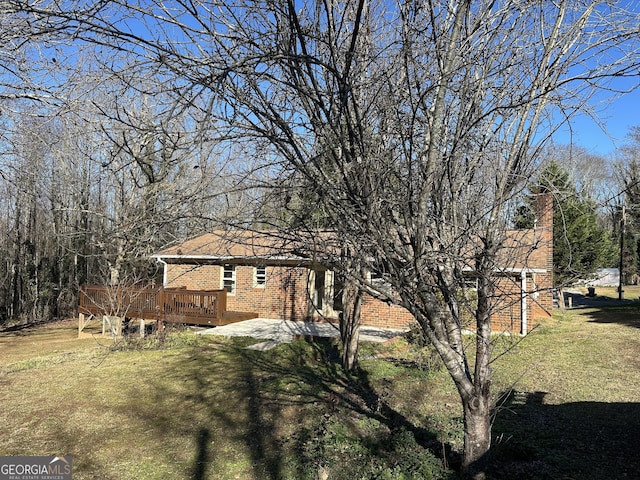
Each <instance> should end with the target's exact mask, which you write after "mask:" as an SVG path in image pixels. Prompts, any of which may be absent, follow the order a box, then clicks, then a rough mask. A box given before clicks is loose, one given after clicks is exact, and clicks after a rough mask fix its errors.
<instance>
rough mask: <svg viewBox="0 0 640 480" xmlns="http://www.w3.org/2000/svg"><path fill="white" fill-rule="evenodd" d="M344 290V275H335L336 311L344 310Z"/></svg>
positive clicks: (334, 304)
mask: <svg viewBox="0 0 640 480" xmlns="http://www.w3.org/2000/svg"><path fill="white" fill-rule="evenodd" d="M343 290H344V280H343V278H342V275H338V274H335V273H334V275H333V309H334V310H335V311H336V312H341V311H342V310H344V307H343V306H342V291H343Z"/></svg>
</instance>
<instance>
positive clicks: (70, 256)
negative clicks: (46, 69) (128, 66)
mask: <svg viewBox="0 0 640 480" xmlns="http://www.w3.org/2000/svg"><path fill="white" fill-rule="evenodd" d="M107 73H108V72H107ZM89 80H91V81H96V82H97V80H98V79H97V78H96V77H93V78H91V79H87V81H89ZM117 80H118V79H115V78H113V77H112V76H110V75H103V78H102V79H100V81H102V82H104V84H103V85H100V84H98V83H93V84H87V85H83V88H84V89H87V90H92V92H91V93H89V92H84V93H83V95H82V97H81V98H78V99H75V100H74V99H68V98H64V97H62V95H59V96H58V97H57V98H53V99H51V101H47V102H44V101H41V100H40V101H37V102H34V101H32V100H30V99H25V98H16V99H11V100H10V101H8V100H7V99H6V98H5V99H4V101H3V106H2V127H3V128H2V142H1V148H0V155H1V156H0V161H1V163H0V172H1V174H2V175H1V178H0V184H1V185H0V188H1V191H2V196H1V200H0V201H1V202H2V206H3V209H2V212H3V216H2V220H1V221H2V228H3V230H5V231H6V232H7V233H6V235H5V236H3V238H2V239H1V240H0V257H1V258H2V262H1V263H0V323H7V322H15V321H25V322H37V321H42V320H49V319H54V318H61V317H65V316H68V315H72V314H73V312H74V310H75V308H76V307H77V299H78V294H79V289H80V286H82V285H85V284H98V285H109V284H115V283H127V284H134V285H135V284H149V283H153V282H154V281H157V280H158V276H157V273H158V272H157V270H158V268H157V266H156V265H154V264H152V263H151V262H150V261H149V259H148V255H149V254H151V253H152V252H154V251H156V250H157V249H159V248H161V247H162V246H165V245H166V244H168V243H170V242H171V241H174V240H175V239H177V238H184V237H185V236H187V235H194V234H197V233H198V232H203V231H206V230H209V229H211V228H212V225H213V224H212V220H211V213H212V212H213V211H220V210H221V208H226V207H225V201H224V200H225V198H221V197H220V195H219V192H221V191H223V190H224V185H223V183H224V182H225V181H227V179H226V172H228V170H227V168H226V166H225V163H224V162H223V160H224V159H225V156H220V155H219V154H217V153H216V148H218V147H219V145H218V144H215V145H214V144H213V143H212V142H208V141H207V140H206V139H202V138H201V137H199V136H198V134H197V132H195V131H194V128H193V122H194V120H193V119H192V118H189V116H188V115H185V114H182V115H181V114H176V113H175V112H170V113H168V112H163V111H161V108H160V107H161V106H160V104H159V102H158V98H157V97H156V98H154V99H153V102H151V100H152V98H151V97H150V96H149V95H144V94H141V93H139V92H138V93H136V94H135V96H130V95H131V85H124V84H122V83H119V82H117ZM105 89H112V91H113V92H114V93H115V94H116V100H114V99H113V98H112V99H107V96H106V94H105ZM118 89H121V91H122V93H121V94H120V95H118V94H117V90H118ZM226 199H227V200H228V197H226ZM236 200H237V199H236ZM160 281H161V277H160Z"/></svg>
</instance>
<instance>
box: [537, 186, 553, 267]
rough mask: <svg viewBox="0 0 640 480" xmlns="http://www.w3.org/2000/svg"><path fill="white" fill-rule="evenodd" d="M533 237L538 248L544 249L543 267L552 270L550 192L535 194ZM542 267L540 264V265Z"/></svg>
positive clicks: (551, 208)
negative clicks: (537, 243)
mask: <svg viewBox="0 0 640 480" xmlns="http://www.w3.org/2000/svg"><path fill="white" fill-rule="evenodd" d="M534 230H535V238H536V240H537V241H538V242H540V243H539V248H541V249H546V250H547V252H546V261H545V265H544V267H543V268H546V269H547V270H548V271H550V272H552V271H553V194H552V193H551V192H544V193H539V194H537V195H536V220H535V224H534ZM541 267H542V265H541Z"/></svg>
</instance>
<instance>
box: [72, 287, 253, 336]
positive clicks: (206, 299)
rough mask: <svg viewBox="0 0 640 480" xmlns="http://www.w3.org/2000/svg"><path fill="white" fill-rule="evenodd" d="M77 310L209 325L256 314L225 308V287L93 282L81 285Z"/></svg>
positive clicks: (218, 324) (97, 313)
mask: <svg viewBox="0 0 640 480" xmlns="http://www.w3.org/2000/svg"><path fill="white" fill-rule="evenodd" d="M78 313H79V314H80V315H92V316H108V317H118V318H126V319H130V318H139V319H143V320H156V321H158V322H169V323H185V324H190V325H203V326H212V327H213V326H221V325H228V324H230V323H234V322H241V321H243V320H250V319H252V318H257V317H258V314H257V313H253V312H233V311H228V310H227V291H226V290H186V289H164V288H161V289H136V288H129V287H93V286H89V287H84V288H82V289H81V291H80V305H79V306H78ZM80 330H82V328H80Z"/></svg>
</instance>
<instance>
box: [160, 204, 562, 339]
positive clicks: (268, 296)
mask: <svg viewBox="0 0 640 480" xmlns="http://www.w3.org/2000/svg"><path fill="white" fill-rule="evenodd" d="M552 210H553V199H552V196H551V195H550V194H544V195H539V196H538V197H537V199H536V218H537V219H536V222H535V227H534V228H533V229H530V230H514V231H509V232H507V242H506V244H505V248H504V251H503V258H504V260H503V262H501V263H504V266H501V267H500V268H498V269H496V275H497V276H498V282H497V290H498V291H499V294H498V297H499V303H497V304H496V307H495V310H494V313H493V315H492V326H493V329H494V331H502V332H511V333H519V334H526V333H527V331H528V329H529V328H530V325H531V322H532V321H533V320H535V319H536V318H540V317H549V316H550V315H551V310H552V304H553V300H552V282H553V211H552ZM290 251H291V249H287V248H283V244H282V240H281V239H279V238H278V237H276V236H275V235H272V234H270V233H269V232H246V231H231V232H229V231H218V232H213V233H208V234H204V235H201V236H199V237H197V238H194V239H191V240H188V241H185V242H183V243H181V244H178V245H175V246H172V247H170V248H167V249H165V250H163V251H161V252H159V253H157V254H155V255H153V256H152V258H154V259H156V260H157V261H158V262H160V263H162V264H163V268H164V273H163V287H165V288H168V289H172V288H186V289H187V290H216V289H226V290H227V300H226V302H227V308H228V309H229V310H233V311H238V312H255V313H256V314H257V316H259V317H262V318H272V319H286V320H329V321H336V320H337V318H338V315H339V312H338V309H339V303H338V301H339V299H338V297H339V295H336V294H337V288H335V285H336V276H335V275H334V273H333V272H332V271H331V270H328V269H327V268H325V267H324V266H323V265H321V264H317V263H314V262H312V261H310V260H309V259H308V258H303V257H300V256H296V255H295V254H293V253H285V252H290ZM469 273H470V276H469V278H470V288H473V272H469ZM362 322H363V324H364V325H369V326H376V327H386V328H400V329H406V328H408V327H409V326H410V325H411V324H412V323H415V320H414V319H413V317H412V315H411V314H410V313H409V312H408V311H407V310H406V309H404V308H403V307H400V306H397V305H393V304H387V303H385V302H383V301H380V300H377V299H375V298H373V297H369V296H367V297H366V298H365V300H364V302H363V305H362Z"/></svg>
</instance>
